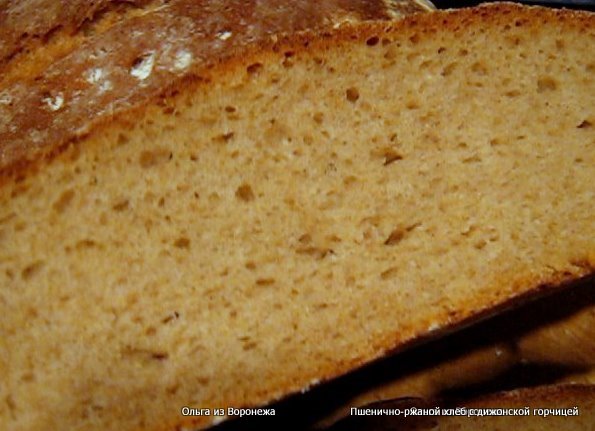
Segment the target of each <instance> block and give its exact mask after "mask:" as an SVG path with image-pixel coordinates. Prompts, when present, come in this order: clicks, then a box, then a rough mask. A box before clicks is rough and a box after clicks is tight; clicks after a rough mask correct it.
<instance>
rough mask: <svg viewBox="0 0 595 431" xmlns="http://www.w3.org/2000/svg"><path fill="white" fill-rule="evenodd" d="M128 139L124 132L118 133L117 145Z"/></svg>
mask: <svg viewBox="0 0 595 431" xmlns="http://www.w3.org/2000/svg"><path fill="white" fill-rule="evenodd" d="M128 141H130V138H128V135H126V134H124V133H119V134H118V140H117V142H118V145H125V144H127V143H128Z"/></svg>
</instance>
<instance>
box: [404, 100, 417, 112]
mask: <svg viewBox="0 0 595 431" xmlns="http://www.w3.org/2000/svg"><path fill="white" fill-rule="evenodd" d="M405 107H406V108H407V109H411V110H414V109H419V102H418V101H417V100H408V101H407V103H406V104H405Z"/></svg>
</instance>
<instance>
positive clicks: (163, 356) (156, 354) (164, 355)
mask: <svg viewBox="0 0 595 431" xmlns="http://www.w3.org/2000/svg"><path fill="white" fill-rule="evenodd" d="M168 358H169V353H167V352H153V353H151V359H155V360H157V361H164V360H166V359H168Z"/></svg>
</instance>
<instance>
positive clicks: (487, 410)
mask: <svg viewBox="0 0 595 431" xmlns="http://www.w3.org/2000/svg"><path fill="white" fill-rule="evenodd" d="M443 403H444V401H440V400H421V399H418V400H416V399H402V400H392V401H387V402H383V403H379V404H374V405H370V406H366V407H365V408H362V409H361V410H362V411H364V410H367V409H370V410H374V411H376V410H378V411H391V410H392V411H399V410H400V411H402V412H403V413H402V416H401V415H396V414H395V415H394V416H388V415H387V416H382V414H380V415H377V416H372V417H370V416H354V417H351V418H347V419H344V420H343V421H342V422H340V423H338V424H336V425H335V426H333V427H332V428H329V431H330V430H332V431H348V430H354V431H355V430H364V429H365V430H369V431H381V430H395V429H398V430H403V431H410V430H416V431H424V430H432V431H450V430H452V431H455V430H456V431H465V430H477V429H481V430H486V431H498V430H504V429H523V430H535V431H538V430H539V431H562V430H564V431H566V430H568V431H577V430H585V431H587V430H592V429H593V424H595V386H592V385H553V386H540V387H535V388H526V389H518V390H514V391H510V392H500V393H496V394H491V395H487V396H483V397H479V398H476V399H471V400H467V401H466V402H462V403H446V404H443ZM416 409H420V412H424V411H425V412H427V413H429V414H428V415H425V414H424V415H421V414H420V415H419V416H417V415H416V413H413V414H411V415H408V417H404V415H405V411H408V412H412V411H417V410H416ZM436 412H439V413H437V414H436ZM463 413H464V414H463Z"/></svg>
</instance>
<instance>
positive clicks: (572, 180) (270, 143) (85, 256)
mask: <svg viewBox="0 0 595 431" xmlns="http://www.w3.org/2000/svg"><path fill="white" fill-rule="evenodd" d="M594 23H595V18H594V16H593V15H592V14H588V13H578V12H567V11H563V12H562V11H561V12H554V11H551V10H546V9H541V8H523V7H518V6H512V5H507V4H501V5H494V6H489V7H482V8H478V9H469V10H461V11H457V12H436V13H431V14H427V15H420V16H416V17H413V18H409V19H405V20H404V21H402V22H395V23H390V24H386V23H376V24H374V23H368V24H359V25H353V26H349V27H342V28H340V29H338V30H336V31H334V32H331V33H325V34H320V35H314V34H305V35H298V36H292V37H288V38H280V39H279V40H278V41H277V42H271V43H270V44H268V45H267V44H264V43H263V44H262V45H261V46H260V47H258V48H255V49H254V50H253V51H249V50H247V51H245V53H244V54H241V55H237V56H236V57H234V58H232V59H230V60H229V61H226V62H223V63H221V64H219V65H216V66H214V67H211V68H208V69H194V70H193V71H192V74H191V75H188V76H187V77H186V78H185V79H183V80H180V81H178V82H177V83H176V84H175V85H174V86H173V87H172V88H171V91H170V92H168V94H164V95H163V97H160V98H158V99H155V100H154V101H153V103H150V104H147V105H146V106H144V107H142V108H138V109H135V110H130V111H129V112H127V113H125V114H122V115H118V116H117V117H116V118H113V120H112V121H110V122H105V123H104V124H102V125H99V126H97V127H95V128H94V129H93V130H92V131H91V132H90V133H89V134H88V136H86V137H84V138H81V139H79V140H77V141H76V142H74V141H73V142H72V143H71V145H70V146H68V147H63V148H62V151H61V152H55V153H54V155H53V157H51V158H44V159H38V160H37V161H34V162H32V163H29V164H27V165H26V166H23V167H22V168H21V169H19V170H18V171H16V174H15V173H14V171H13V173H12V174H9V173H7V174H6V175H5V177H4V181H3V185H2V187H1V188H0V202H1V204H0V208H1V211H2V213H1V214H0V220H1V223H2V224H1V229H2V230H1V236H0V241H1V243H2V247H1V248H0V265H1V268H0V277H2V281H1V284H0V286H1V287H0V313H1V314H0V315H1V316H2V317H1V318H0V333H1V334H2V337H0V340H1V341H0V373H1V374H2V375H3V376H5V378H4V379H3V384H2V386H0V400H3V401H2V403H0V418H1V422H2V423H5V424H8V425H7V428H8V429H11V430H37V429H48V428H49V429H73V430H76V429H85V430H94V429H120V430H136V429H146V430H170V429H171V430H173V429H176V427H181V426H187V427H189V426H191V425H195V426H199V427H206V426H208V425H211V424H212V423H214V422H218V421H220V420H222V419H224V418H222V417H215V416H212V415H211V416H206V417H205V416H195V417H188V416H182V414H181V411H182V407H184V406H187V407H191V408H195V409H200V408H208V409H214V408H224V409H227V408H228V407H236V408H239V407H245V406H258V405H263V404H266V403H268V402H271V401H272V400H275V399H278V398H280V397H283V396H285V395H287V394H289V393H293V392H296V391H300V390H306V389H307V388H308V387H309V386H310V385H313V384H316V383H318V382H319V381H321V380H325V379H330V378H332V377H334V376H337V375H340V374H342V373H345V372H348V371H349V370H352V369H354V368H355V367H358V366H359V365H361V364H364V363H366V362H369V361H371V360H373V359H375V358H378V357H380V356H382V355H384V354H386V353H387V352H389V351H393V350H397V349H402V348H404V347H405V346H406V345H408V344H410V343H412V342H413V341H414V340H418V339H420V338H424V337H429V336H432V335H436V334H439V333H440V332H441V331H444V330H446V329H450V328H452V327H454V326H456V325H461V324H465V323H469V322H470V321H472V320H473V319H478V318H479V317H481V316H483V315H485V314H486V313H491V312H493V310H494V308H497V307H501V306H503V304H507V303H509V302H510V301H513V300H515V299H518V298H521V297H526V296H527V295H535V294H537V293H538V292H539V291H542V290H544V289H546V288H553V287H555V286H558V285H560V284H562V283H564V282H568V281H572V280H575V279H578V278H580V277H583V276H586V275H589V274H593V272H594V269H595V211H594V204H593V202H594V192H595V186H594V184H595V169H594V168H595V142H594V138H595V134H594V129H593V124H594V123H595V113H594V112H595V103H594V100H593V97H592V95H593V93H594V90H595V83H594V80H593V71H594V70H595V69H594V68H595V52H594V51H593V50H592V49H590V48H589V47H591V46H593V43H592V42H593V40H594V38H595V35H594V28H595V26H594V25H593V24H594ZM211 411H212V410H211Z"/></svg>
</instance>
